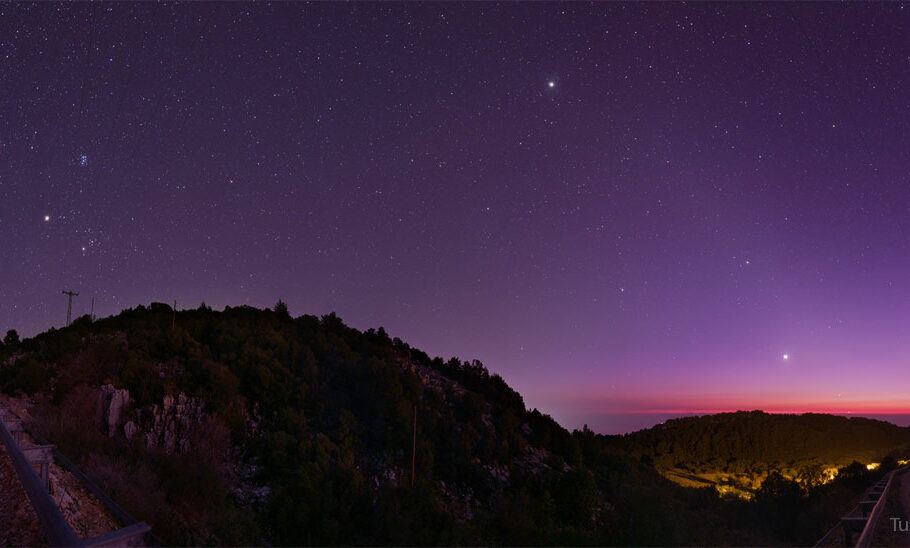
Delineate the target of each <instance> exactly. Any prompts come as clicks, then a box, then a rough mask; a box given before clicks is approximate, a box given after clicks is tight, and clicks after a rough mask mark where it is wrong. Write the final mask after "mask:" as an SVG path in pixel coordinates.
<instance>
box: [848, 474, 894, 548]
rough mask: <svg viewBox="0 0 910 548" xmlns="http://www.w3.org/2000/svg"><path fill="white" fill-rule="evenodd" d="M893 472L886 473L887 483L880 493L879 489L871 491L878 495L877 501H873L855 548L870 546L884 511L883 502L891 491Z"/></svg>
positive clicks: (884, 503)
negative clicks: (870, 511)
mask: <svg viewBox="0 0 910 548" xmlns="http://www.w3.org/2000/svg"><path fill="white" fill-rule="evenodd" d="M894 472H895V470H892V471H890V472H888V481H887V482H886V483H885V485H884V487H883V488H882V489H881V490H880V492H879V489H876V488H873V489H872V491H871V493H872V494H876V493H877V494H878V500H877V501H875V505H874V506H873V507H872V513H871V514H869V519H868V520H866V526H865V527H863V532H862V534H860V536H859V540H858V541H856V548H866V547H868V546H870V545H871V544H872V537H873V536H874V535H875V527H876V525H877V524H878V520H879V518H880V517H881V515H882V512H883V511H884V510H885V505H886V502H885V501H886V499H887V498H888V491H889V490H890V489H891V484H892V483H893V481H894V476H895V474H894ZM879 485H881V482H879V483H878V484H876V487H878V486H879ZM860 504H862V503H860Z"/></svg>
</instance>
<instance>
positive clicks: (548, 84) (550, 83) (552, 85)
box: [547, 80, 556, 88]
mask: <svg viewBox="0 0 910 548" xmlns="http://www.w3.org/2000/svg"><path fill="white" fill-rule="evenodd" d="M547 87H550V88H555V87H556V82H554V81H553V80H550V81H549V82H547Z"/></svg>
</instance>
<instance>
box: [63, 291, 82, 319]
mask: <svg viewBox="0 0 910 548" xmlns="http://www.w3.org/2000/svg"><path fill="white" fill-rule="evenodd" d="M61 293H63V294H64V295H68V296H69V300H68V301H67V303H66V325H69V324H70V319H71V318H72V317H73V297H77V296H79V294H78V293H73V292H72V291H61Z"/></svg>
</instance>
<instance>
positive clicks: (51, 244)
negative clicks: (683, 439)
mask: <svg viewBox="0 0 910 548" xmlns="http://www.w3.org/2000/svg"><path fill="white" fill-rule="evenodd" d="M908 16H910V8H907V9H905V5H904V4H900V3H876V4H860V3H851V4H821V3H807V4H780V3H777V4H761V3H748V4H744V3H741V4H716V3H693V4H688V5H687V4H667V3H638V4H621V3H596V4H582V3H571V4H551V3H521V4H505V5H499V4H490V3H469V4H447V3H424V4H415V3H408V4H385V3H383V4H336V3H327V4H303V3H277V4H272V5H269V4H264V3H263V4H243V3H228V4H218V3H199V4H151V3H117V4H104V3H93V4H87V3H77V4H53V3H42V4H37V5H30V4H4V5H0V83H2V93H0V331H4V332H5V330H6V329H9V328H15V329H18V330H19V332H20V333H21V334H23V335H26V336H30V335H34V334H36V333H38V332H41V331H43V330H45V329H47V328H49V327H51V326H54V327H60V326H61V325H62V324H63V323H64V321H65V314H66V297H65V296H63V295H61V290H63V289H71V290H73V291H78V292H79V293H80V295H79V296H78V297H76V298H75V301H74V314H77V315H78V314H84V313H87V312H88V309H89V306H90V300H91V298H92V297H94V299H95V313H96V314H97V315H100V316H104V315H108V314H113V313H117V312H118V311H119V310H121V309H122V308H126V307H133V306H136V305H137V304H147V303H149V302H151V301H167V302H171V301H174V300H176V301H177V302H178V306H180V307H195V306H197V305H198V304H199V303H200V302H201V301H205V302H206V303H208V304H209V305H210V306H213V307H215V308H222V307H224V306H225V305H231V306H236V305H240V304H249V305H253V306H257V307H266V306H272V305H273V304H274V303H275V302H276V301H277V300H278V299H279V298H281V299H283V300H285V301H286V302H287V303H288V305H289V308H290V311H291V313H292V314H294V315H299V314H304V313H309V314H325V313H328V312H330V311H336V312H337V313H338V314H339V316H341V317H342V319H344V320H345V321H346V322H347V323H348V324H349V325H352V326H354V327H358V328H361V329H366V328H368V327H375V326H379V325H382V326H384V327H385V328H386V329H387V330H388V331H389V333H390V334H391V335H393V336H398V337H400V338H402V339H403V340H405V341H407V342H409V343H410V344H412V345H414V346H417V347H419V348H422V349H424V350H426V351H427V352H429V353H430V354H431V355H441V356H443V357H446V358H447V357H449V356H453V355H457V356H460V357H462V358H467V359H472V358H476V359H480V360H481V361H483V362H484V363H485V364H486V365H487V366H488V367H489V368H490V369H491V370H492V371H494V372H497V373H500V374H501V375H503V377H504V378H505V379H506V380H507V382H509V383H510V384H511V385H512V386H513V387H515V388H516V389H517V390H519V391H520V392H521V393H522V394H523V395H524V397H525V402H526V403H527V404H528V405H529V407H538V408H540V409H541V410H542V411H544V412H547V413H550V414H551V415H553V416H554V417H555V418H556V419H557V420H559V421H560V422H562V423H563V424H564V425H566V426H568V427H580V426H581V424H583V423H588V424H589V425H591V427H592V428H594V429H595V430H597V431H601V432H618V431H624V430H628V429H632V428H633V427H638V428H640V427H642V426H648V425H650V424H653V423H655V422H658V421H659V420H663V419H662V418H660V419H659V420H658V417H663V416H670V415H674V414H676V415H678V414H684V413H703V412H712V411H724V410H735V409H755V408H761V409H765V410H768V411H831V412H838V413H848V412H852V413H865V414H872V413H905V412H910V367H908V365H910V345H908V344H907V340H908V335H910V226H908V225H910V218H908V212H910V209H908V208H910V158H908V150H910V148H908V144H910V143H908V135H907V134H906V131H905V128H906V127H907V124H908V122H910V104H908V97H910V95H908V94H907V89H910V46H908V44H910V24H908V23H910V22H908ZM785 355H786V357H785ZM630 417H637V418H635V419H634V420H633V419H631V418H630ZM642 417H644V418H642ZM636 421H637V422H636ZM648 423H650V424H648Z"/></svg>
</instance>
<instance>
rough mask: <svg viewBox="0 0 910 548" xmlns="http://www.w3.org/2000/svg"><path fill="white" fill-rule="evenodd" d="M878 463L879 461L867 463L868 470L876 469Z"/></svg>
mask: <svg viewBox="0 0 910 548" xmlns="http://www.w3.org/2000/svg"><path fill="white" fill-rule="evenodd" d="M878 465H879V463H877V462H870V463H869V464H867V465H866V470H875V469H876V468H878Z"/></svg>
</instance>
